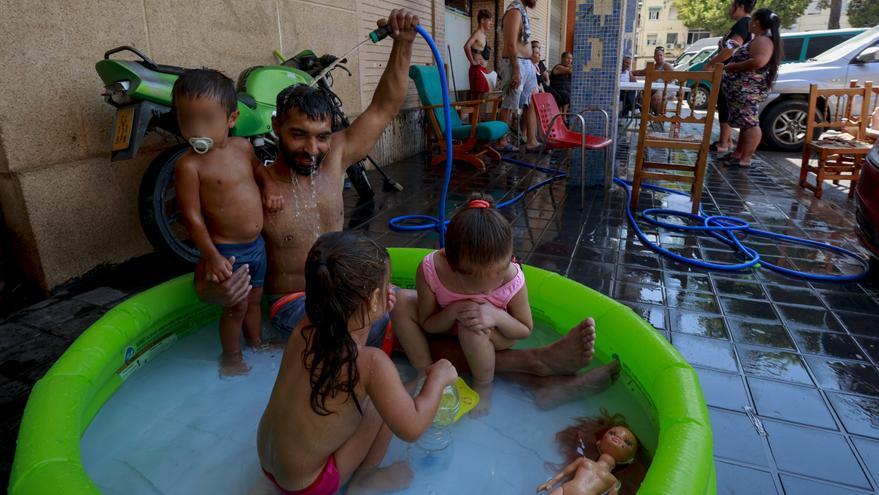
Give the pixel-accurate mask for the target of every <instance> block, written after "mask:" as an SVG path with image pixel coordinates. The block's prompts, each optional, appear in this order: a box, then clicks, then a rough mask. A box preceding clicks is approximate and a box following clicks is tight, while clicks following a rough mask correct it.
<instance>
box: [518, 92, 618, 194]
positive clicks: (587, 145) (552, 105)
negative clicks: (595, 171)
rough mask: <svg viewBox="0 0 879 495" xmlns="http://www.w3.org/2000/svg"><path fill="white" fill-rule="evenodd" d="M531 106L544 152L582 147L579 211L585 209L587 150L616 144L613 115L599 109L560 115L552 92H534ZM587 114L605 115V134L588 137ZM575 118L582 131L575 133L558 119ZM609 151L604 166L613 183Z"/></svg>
mask: <svg viewBox="0 0 879 495" xmlns="http://www.w3.org/2000/svg"><path fill="white" fill-rule="evenodd" d="M531 103H532V104H533V105H534V110H535V111H536V112H537V119H538V121H539V123H540V132H541V134H543V137H544V139H545V142H546V146H545V147H544V149H546V150H547V151H551V150H554V149H576V148H580V208H583V206H584V205H585V201H586V197H585V196H586V168H585V165H586V151H587V150H589V151H594V150H601V149H605V148H607V147H608V146H610V145H611V144H613V139H611V138H610V137H609V134H608V133H609V131H610V116H609V115H608V114H607V112H606V111H604V110H602V109H600V108H591V107H590V108H586V109H584V110H583V111H582V112H580V113H572V112H559V106H558V104H556V101H555V97H553V96H552V95H551V94H550V93H534V94H533V95H531ZM587 112H601V113H602V114H604V135H605V137H601V136H592V135H590V134H586V132H585V131H586V120H585V119H584V118H583V114H584V113H587ZM565 116H573V117H577V119H578V120H579V121H580V130H581V131H583V132H574V131H572V130H570V129H568V125H567V124H566V123H565V121H564V120H559V117H565ZM610 158H611V156H610V150H608V151H607V159H606V160H605V166H606V168H607V170H606V171H605V173H606V174H607V176H606V181H608V182H609V181H610V173H611V170H610V167H607V164H608V163H610Z"/></svg>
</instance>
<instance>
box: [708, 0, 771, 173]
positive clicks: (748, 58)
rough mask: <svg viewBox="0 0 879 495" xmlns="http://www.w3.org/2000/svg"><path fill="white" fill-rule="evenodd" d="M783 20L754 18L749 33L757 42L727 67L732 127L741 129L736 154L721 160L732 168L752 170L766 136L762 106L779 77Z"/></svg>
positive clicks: (761, 13)
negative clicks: (756, 154) (738, 167)
mask: <svg viewBox="0 0 879 495" xmlns="http://www.w3.org/2000/svg"><path fill="white" fill-rule="evenodd" d="M779 25H780V19H779V18H778V15H777V14H775V13H774V12H772V11H771V10H769V9H760V10H758V11H756V12H754V13H753V14H752V15H751V22H750V24H749V25H748V29H749V30H750V31H751V33H752V34H753V35H754V37H753V39H752V40H751V41H749V42H748V43H745V44H744V45H742V47H741V48H739V49H738V50H736V52H735V53H734V54H733V56H732V58H731V59H730V60H731V63H729V64H727V65H726V66H725V67H724V72H723V81H722V82H721V85H722V87H723V91H724V92H725V93H726V95H727V97H728V99H729V124H730V126H731V127H735V128H738V129H739V142H738V145H737V146H736V149H735V151H733V152H731V153H729V154H727V155H724V156H722V157H720V160H721V161H723V162H726V163H729V164H730V165H736V166H741V167H749V166H751V157H752V156H753V154H754V150H756V149H757V145H758V144H760V139H761V138H762V137H763V133H762V131H761V130H760V120H759V116H760V104H761V103H763V101H765V100H766V96H767V95H768V94H769V89H770V88H772V83H773V82H774V81H775V76H776V75H777V74H778V64H779V60H780V58H781V33H780V32H779Z"/></svg>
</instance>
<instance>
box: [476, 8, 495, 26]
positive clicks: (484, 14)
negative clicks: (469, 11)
mask: <svg viewBox="0 0 879 495" xmlns="http://www.w3.org/2000/svg"><path fill="white" fill-rule="evenodd" d="M483 19H491V12H489V11H488V9H479V13H477V14H476V22H477V23H481V22H482V20H483Z"/></svg>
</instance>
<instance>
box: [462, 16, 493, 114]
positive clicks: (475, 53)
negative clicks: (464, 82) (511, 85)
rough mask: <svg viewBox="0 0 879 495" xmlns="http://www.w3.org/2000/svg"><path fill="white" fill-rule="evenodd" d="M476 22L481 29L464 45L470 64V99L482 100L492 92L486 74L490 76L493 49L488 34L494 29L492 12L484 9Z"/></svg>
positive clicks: (477, 29)
mask: <svg viewBox="0 0 879 495" xmlns="http://www.w3.org/2000/svg"><path fill="white" fill-rule="evenodd" d="M476 20H477V22H478V25H479V27H477V28H476V31H473V34H471V35H470V38H469V39H467V42H466V43H464V55H466V56H467V60H468V61H469V62H470V72H469V77H470V99H471V100H481V99H483V98H485V94H486V93H488V92H489V91H491V87H489V84H488V80H487V79H486V78H485V74H488V73H489V72H490V71H489V70H488V59H489V57H491V47H489V46H488V37H487V35H486V33H489V32H491V30H492V29H493V28H494V19H492V18H491V12H489V11H488V10H486V9H482V10H480V11H479V13H478V14H476Z"/></svg>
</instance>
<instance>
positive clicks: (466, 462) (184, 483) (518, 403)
mask: <svg viewBox="0 0 879 495" xmlns="http://www.w3.org/2000/svg"><path fill="white" fill-rule="evenodd" d="M554 335H555V334H554V332H552V331H551V330H547V329H545V328H540V327H538V328H537V329H535V332H534V335H532V337H531V338H530V339H528V341H526V342H524V343H523V344H524V345H523V346H522V347H533V346H538V345H543V344H544V343H547V342H549V341H550V340H551V339H552V338H553V336H554ZM219 352H220V346H219V341H218V339H217V333H216V327H215V326H212V327H208V328H205V329H203V330H201V331H198V332H196V333H194V334H192V335H190V336H188V337H185V338H183V339H181V340H180V341H179V342H177V343H175V344H174V345H173V346H171V347H170V348H169V349H168V350H167V351H165V352H164V353H162V354H160V355H159V356H157V357H156V358H155V359H154V360H153V361H152V362H150V363H149V365H148V366H146V367H145V368H143V369H141V370H139V371H137V372H136V373H134V374H133V375H131V376H130V377H129V378H128V380H127V381H126V382H125V384H124V385H123V386H122V387H120V389H119V390H118V391H117V392H116V394H115V395H114V396H113V397H111V398H110V400H109V401H107V403H106V404H105V405H104V407H103V408H102V409H101V411H100V412H99V413H98V415H97V416H96V417H95V419H94V421H93V422H92V424H91V425H90V426H89V427H88V429H87V430H86V432H85V434H84V435H83V438H82V457H83V464H84V465H85V469H86V471H87V473H88V474H89V476H90V477H91V479H92V480H94V482H95V483H96V484H97V485H98V487H99V488H100V489H101V490H102V491H103V492H104V493H107V494H114V493H119V494H126V495H134V494H175V493H180V494H192V493H217V494H245V493H246V494H256V493H266V494H270V493H274V492H273V491H272V490H271V488H272V487H271V486H267V484H266V482H265V480H264V479H263V475H262V472H261V471H260V468H259V462H258V459H257V455H256V428H257V423H258V422H259V418H260V415H261V414H262V411H263V409H264V408H265V405H266V403H267V402H268V398H269V395H270V393H271V389H272V386H273V384H274V379H275V376H276V374H277V372H278V366H279V364H280V360H281V354H282V350H280V349H278V350H275V351H270V352H265V353H259V354H248V355H247V356H246V359H247V361H248V362H249V363H250V364H251V365H252V366H253V369H252V371H251V372H250V374H249V375H247V376H244V377H236V378H234V379H231V380H225V379H224V380H221V379H219V377H218V374H217V362H216V357H217V355H218V354H219ZM398 362H399V366H400V369H401V374H403V375H404V378H405V377H406V375H407V374H408V373H411V372H412V370H411V368H409V367H408V365H406V364H405V363H404V362H401V360H398ZM630 388H631V383H630V382H629V380H628V379H627V377H626V375H625V373H624V374H623V375H622V376H621V377H620V379H619V380H618V381H617V382H616V383H615V384H614V385H613V386H611V387H610V388H608V389H606V390H605V391H603V392H601V393H600V394H597V395H592V396H589V397H583V398H581V399H578V400H576V401H574V402H570V403H567V404H564V405H561V406H559V407H557V408H554V409H552V410H549V411H544V410H541V409H539V408H538V407H537V406H536V405H535V403H534V401H533V400H532V398H531V395H530V393H528V392H527V390H526V389H525V388H523V387H522V386H520V385H518V384H516V383H513V382H510V381H506V380H504V379H503V378H499V379H498V380H497V384H496V386H495V391H494V395H493V400H492V405H491V410H490V412H489V414H488V415H486V416H483V417H480V418H471V417H469V416H465V417H464V418H463V419H462V420H461V421H460V422H458V423H455V424H454V425H453V426H452V427H451V438H452V440H451V444H450V446H449V447H448V448H446V449H444V450H442V451H439V452H437V453H432V454H428V453H426V452H425V451H424V450H422V449H420V448H419V447H418V446H416V445H414V444H411V445H410V444H407V443H405V442H402V441H400V440H399V439H396V438H395V439H394V440H393V441H392V443H391V445H390V447H389V449H388V453H387V455H386V456H385V459H384V461H383V462H382V465H388V464H391V463H393V462H395V461H399V460H407V461H408V462H409V463H410V466H411V467H412V469H413V470H414V478H413V480H412V484H411V486H410V487H409V488H408V489H407V490H405V491H403V492H399V493H412V494H437V495H442V494H457V493H504V494H511V495H512V494H518V493H521V494H532V493H534V491H535V488H536V487H537V485H538V484H540V483H541V482H543V481H545V480H546V479H547V478H548V477H549V476H551V475H552V474H553V472H554V467H555V465H556V464H558V463H560V462H561V461H562V459H561V458H560V456H559V454H558V451H557V448H556V445H555V443H554V442H555V440H554V438H555V434H556V432H558V431H559V430H561V429H563V428H565V427H566V426H569V425H571V424H573V423H574V419H575V418H578V417H582V416H592V415H596V414H597V413H598V411H599V409H600V408H602V407H604V408H607V409H608V410H610V411H611V412H619V413H622V414H624V415H625V416H626V419H627V420H628V422H629V424H630V426H631V427H632V428H633V430H634V431H635V432H636V434H638V435H639V440H641V442H642V444H643V445H645V446H646V447H647V449H648V450H649V451H652V450H653V448H654V447H655V444H656V433H655V427H654V426H652V425H653V421H652V419H651V414H650V413H649V410H650V409H651V408H650V407H649V406H648V405H646V404H645V403H644V401H643V398H641V397H640V396H639V394H637V392H633V391H632V390H630Z"/></svg>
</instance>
